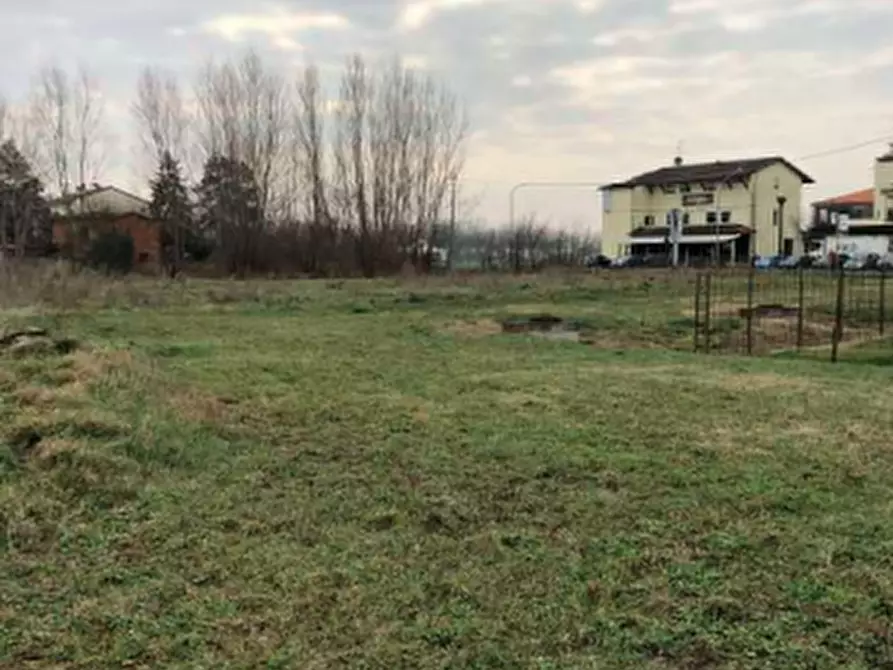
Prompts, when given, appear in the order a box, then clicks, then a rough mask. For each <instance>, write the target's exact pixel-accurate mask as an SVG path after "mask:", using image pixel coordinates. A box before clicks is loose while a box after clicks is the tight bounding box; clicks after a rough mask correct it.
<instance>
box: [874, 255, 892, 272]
mask: <svg viewBox="0 0 893 670" xmlns="http://www.w3.org/2000/svg"><path fill="white" fill-rule="evenodd" d="M877 269H878V270H884V271H885V272H889V271H890V270H893V254H891V253H886V254H883V255H882V256H880V257H878V261H877Z"/></svg>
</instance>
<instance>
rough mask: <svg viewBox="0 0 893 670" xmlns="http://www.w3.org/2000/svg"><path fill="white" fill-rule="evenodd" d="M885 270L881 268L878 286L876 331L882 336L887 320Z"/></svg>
mask: <svg viewBox="0 0 893 670" xmlns="http://www.w3.org/2000/svg"><path fill="white" fill-rule="evenodd" d="M886 283H887V271H886V270H884V269H882V270H881V283H880V285H879V286H878V299H879V303H880V304H879V305H878V333H879V334H880V336H881V337H883V336H884V327H885V325H886V323H885V322H886V320H887V287H886Z"/></svg>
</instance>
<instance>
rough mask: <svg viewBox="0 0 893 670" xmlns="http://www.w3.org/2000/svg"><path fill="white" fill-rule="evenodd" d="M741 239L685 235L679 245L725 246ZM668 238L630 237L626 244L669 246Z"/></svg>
mask: <svg viewBox="0 0 893 670" xmlns="http://www.w3.org/2000/svg"><path fill="white" fill-rule="evenodd" d="M739 237H741V235H740V234H737V235H683V236H682V237H680V238H679V244H716V243H719V244H725V243H727V242H731V241H733V240H737V239H738V238H739ZM667 243H668V241H667V238H666V237H629V238H627V239H626V244H653V245H658V244H667Z"/></svg>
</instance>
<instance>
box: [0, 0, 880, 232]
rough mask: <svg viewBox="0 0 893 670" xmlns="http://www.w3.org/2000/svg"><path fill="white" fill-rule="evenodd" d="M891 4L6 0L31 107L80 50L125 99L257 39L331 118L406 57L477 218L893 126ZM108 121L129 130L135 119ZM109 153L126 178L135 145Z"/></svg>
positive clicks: (858, 157) (114, 96)
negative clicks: (148, 77)
mask: <svg viewBox="0 0 893 670" xmlns="http://www.w3.org/2000/svg"><path fill="white" fill-rule="evenodd" d="M46 17H54V18H49V19H48V18H46ZM891 17H893V0H786V1H785V2H782V1H781V0H278V1H277V0H267V2H266V3H262V4H258V5H253V4H252V3H250V2H248V0H213V2H212V0H190V2H184V1H183V0H156V1H155V2H153V3H131V2H122V0H114V1H113V0H94V1H93V2H90V3H86V6H85V7H82V8H80V9H79V10H78V11H77V12H73V11H72V10H71V7H70V0H34V1H33V2H31V3H25V2H12V1H11V0H9V1H7V2H0V24H3V25H6V26H12V30H8V31H6V33H5V34H4V38H5V39H4V40H3V41H2V43H0V82H2V85H0V87H2V89H3V91H2V92H3V93H4V94H5V96H6V97H7V98H9V99H11V100H13V101H15V100H16V99H19V100H21V99H23V98H24V97H26V94H27V90H28V86H29V85H30V82H31V77H32V74H33V72H34V71H35V69H36V68H37V67H39V66H41V65H43V64H46V63H52V62H63V63H68V62H70V63H76V62H84V63H86V64H87V65H88V66H90V67H91V68H92V69H93V70H94V72H95V74H96V75H97V76H98V77H100V78H101V80H102V82H103V86H104V88H105V90H106V92H107V94H108V96H107V97H108V99H109V101H110V102H114V103H115V104H118V105H119V106H120V108H121V109H127V107H128V105H129V102H130V99H131V96H132V94H133V88H134V81H135V79H136V76H137V73H138V72H139V69H140V68H141V67H143V66H145V65H148V64H154V65H160V66H162V67H164V68H166V69H168V70H171V71H174V72H177V73H178V74H179V75H180V77H181V81H182V82H183V85H184V88H185V89H188V88H189V87H190V83H191V81H192V79H193V76H194V73H195V70H196V68H197V67H198V66H199V64H200V63H202V62H204V61H205V59H206V58H208V57H213V58H230V57H235V56H238V55H240V53H241V51H242V49H243V48H244V47H245V45H249V44H250V46H251V47H252V48H253V49H255V50H256V51H258V53H259V54H260V55H261V56H262V57H263V58H265V59H266V60H267V62H268V63H269V64H270V66H271V67H280V68H283V71H284V72H285V71H290V72H293V71H294V67H295V66H296V65H300V64H301V63H303V62H305V60H313V61H314V62H316V63H318V64H319V65H320V66H321V69H322V72H323V78H324V85H325V89H326V90H325V95H326V99H327V101H328V103H327V105H328V106H329V107H330V111H331V110H333V109H335V108H336V107H337V104H338V103H337V96H338V77H339V75H340V71H341V64H342V63H343V62H344V58H345V57H346V56H347V55H348V54H350V53H353V52H358V53H361V54H362V55H363V56H364V57H365V58H366V59H367V61H368V62H370V63H375V62H378V61H384V60H387V59H389V58H392V57H394V56H398V55H403V56H404V62H405V63H406V64H407V65H409V66H410V67H413V68H415V69H424V70H425V71H426V72H429V73H431V74H433V75H434V76H437V77H440V78H442V79H443V80H444V81H445V83H447V84H448V85H449V86H450V87H451V88H452V89H454V90H455V91H456V93H457V94H458V95H459V96H460V97H461V98H462V99H464V100H465V101H466V102H467V105H468V107H469V115H470V119H471V123H472V129H473V134H472V135H471V137H472V143H471V145H470V146H469V163H468V170H469V177H470V178H472V179H474V180H475V182H476V184H481V183H484V182H487V183H489V187H488V188H486V189H485V190H486V192H487V194H488V195H487V197H486V198H485V199H484V200H483V201H482V202H481V204H480V206H479V208H478V210H477V211H476V214H478V215H481V216H487V217H490V218H492V219H494V220H501V219H503V218H504V210H505V201H506V191H507V189H508V188H509V187H510V186H511V184H512V183H514V182H516V181H520V180H522V179H530V180H538V179H543V180H549V181H551V180H561V179H568V180H574V181H578V180H583V181H588V180H595V181H598V180H608V179H612V178H615V177H617V178H619V177H625V176H628V175H629V174H632V173H635V172H640V171H643V170H646V169H649V168H651V167H654V166H656V165H661V164H664V163H666V161H667V160H669V158H670V157H672V155H673V153H674V152H675V147H676V145H677V143H678V142H679V141H680V140H682V141H683V143H684V147H685V153H686V159H687V160H690V161H694V160H699V159H706V160H711V159H713V158H722V157H740V156H748V155H753V154H756V153H763V152H770V153H781V154H785V155H787V156H789V157H790V158H792V159H797V157H798V156H804V155H809V154H813V153H817V152H820V151H822V150H825V149H828V148H833V147H836V146H843V145H847V144H855V143H859V142H860V141H862V140H865V139H867V138H870V137H879V136H881V135H883V134H884V133H885V132H888V131H893V48H891V47H890V39H889V27H890V25H891V22H890V20H891ZM48 35H49V36H50V37H52V39H49V38H48V37H47V36H48ZM110 40H114V41H115V42H114V43H112V42H111V41H110ZM109 123H110V125H111V124H117V126H118V127H116V128H115V132H116V135H117V136H118V137H119V138H121V143H122V145H124V144H126V143H127V142H129V139H128V133H131V132H132V130H131V129H130V128H129V126H128V115H127V114H124V115H121V116H120V118H119V117H118V116H115V117H114V118H113V119H110V122H109ZM891 135H893V132H891ZM882 148H883V147H882V146H878V147H867V148H866V149H864V150H860V151H856V152H853V153H846V154H843V155H835V156H832V157H830V158H824V159H818V160H815V161H807V162H806V163H805V164H804V165H803V167H804V168H805V169H807V171H808V172H810V173H811V174H813V176H815V177H816V178H817V179H818V180H819V186H818V187H816V190H815V192H816V195H818V194H820V193H821V194H824V193H833V192H834V191H835V190H841V191H842V190H848V189H849V188H850V187H852V188H856V187H860V186H862V185H863V183H865V182H868V181H869V180H870V179H871V174H870V172H871V159H872V157H873V155H874V154H875V153H877V152H878V151H880V150H882ZM118 154H120V159H119V158H117V156H118ZM110 156H111V162H115V161H117V163H118V164H117V165H115V166H114V169H111V168H110V170H109V174H108V175H107V179H118V178H119V177H120V176H121V175H124V174H126V173H127V171H128V162H129V160H130V159H129V158H128V156H129V154H128V152H127V151H123V152H110ZM121 178H123V177H121ZM134 179H136V180H137V181H141V180H142V179H143V177H142V175H140V174H137V175H136V176H135V177H134ZM491 196H492V197H491ZM567 196H568V193H567V192H556V193H555V194H553V195H550V194H546V193H543V194H537V196H536V198H534V199H533V200H532V201H531V202H532V203H533V204H532V205H531V206H533V205H536V206H538V207H541V208H542V210H541V213H542V214H543V215H544V216H545V217H547V218H553V219H554V220H561V219H562V218H564V217H565V216H567V217H569V218H575V217H578V216H580V215H581V213H587V212H589V211H590V210H580V209H579V208H578V205H579V203H578V204H577V205H573V206H572V205H569V204H567V203H568V202H569V201H570V200H571V199H570V198H568V197H567ZM530 197H531V198H533V195H532V194H531V196H530ZM587 197H588V198H589V201H590V205H592V207H593V209H594V210H596V211H597V209H598V206H597V202H596V201H595V200H593V199H592V195H591V194H587ZM574 207H577V209H574Z"/></svg>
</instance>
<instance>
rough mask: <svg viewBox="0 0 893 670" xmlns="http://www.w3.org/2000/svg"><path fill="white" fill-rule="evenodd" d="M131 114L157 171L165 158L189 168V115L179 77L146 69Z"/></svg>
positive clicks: (149, 159)
mask: <svg viewBox="0 0 893 670" xmlns="http://www.w3.org/2000/svg"><path fill="white" fill-rule="evenodd" d="M131 113H132V114H133V118H134V121H135V123H136V126H137V130H138V133H139V138H140V142H141V143H142V145H143V149H144V151H145V153H146V157H147V159H148V161H147V162H149V163H151V164H152V166H153V167H154V166H155V165H157V164H158V163H159V162H161V161H162V159H163V158H164V156H165V155H169V156H171V157H172V158H173V159H174V160H176V161H178V162H179V163H180V164H181V165H184V166H189V165H190V163H191V160H190V159H191V156H190V155H189V151H188V146H189V145H188V137H189V127H190V119H189V111H188V109H187V107H186V103H185V101H184V99H183V94H182V91H181V89H180V83H179V81H178V80H177V78H176V76H175V75H173V74H171V73H166V72H164V71H162V70H159V69H157V68H152V67H147V68H145V69H144V70H143V71H142V72H141V73H140V76H139V79H138V80H137V87H136V99H135V100H134V101H133V104H132V105H131Z"/></svg>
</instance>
